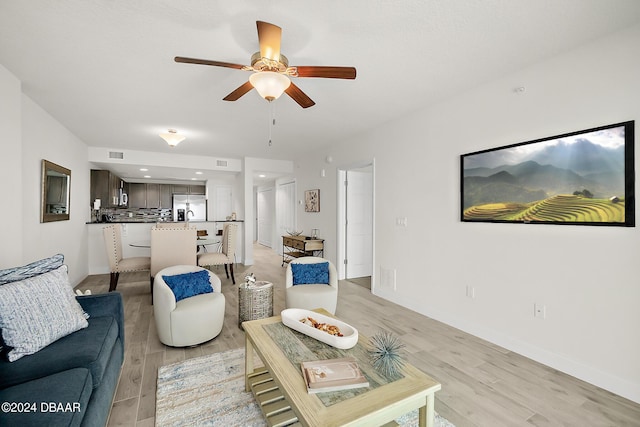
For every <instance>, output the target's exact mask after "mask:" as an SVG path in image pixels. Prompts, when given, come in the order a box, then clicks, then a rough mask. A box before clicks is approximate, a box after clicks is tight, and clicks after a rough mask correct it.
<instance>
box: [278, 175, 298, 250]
mask: <svg viewBox="0 0 640 427" xmlns="http://www.w3.org/2000/svg"><path fill="white" fill-rule="evenodd" d="M276 229H277V232H278V236H277V238H278V239H280V241H279V243H278V253H279V254H280V255H282V239H281V238H280V236H285V235H286V234H287V230H290V231H291V230H295V229H296V183H295V181H290V182H286V183H281V184H278V187H277V192H276Z"/></svg>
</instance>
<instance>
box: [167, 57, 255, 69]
mask: <svg viewBox="0 0 640 427" xmlns="http://www.w3.org/2000/svg"><path fill="white" fill-rule="evenodd" d="M174 60H175V61H176V62H183V63H185V64H200V65H213V66H215V67H227V68H235V69H236V70H242V68H243V67H244V65H240V64H232V63H231V62H220V61H210V60H208V59H196V58H185V57H183V56H176V57H175V58H174Z"/></svg>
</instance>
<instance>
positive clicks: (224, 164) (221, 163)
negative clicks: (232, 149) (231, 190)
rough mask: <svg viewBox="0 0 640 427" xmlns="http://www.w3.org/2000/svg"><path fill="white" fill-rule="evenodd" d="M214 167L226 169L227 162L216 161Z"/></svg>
mask: <svg viewBox="0 0 640 427" xmlns="http://www.w3.org/2000/svg"><path fill="white" fill-rule="evenodd" d="M216 166H221V167H223V168H226V167H227V161H226V160H217V161H216Z"/></svg>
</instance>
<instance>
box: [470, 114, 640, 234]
mask: <svg viewBox="0 0 640 427" xmlns="http://www.w3.org/2000/svg"><path fill="white" fill-rule="evenodd" d="M633 145H634V121H628V122H623V123H617V124H612V125H607V126H601V127H598V128H593V129H587V130H582V131H577V132H571V133H567V134H563V135H556V136H551V137H547V138H543V139H538V140H535V141H528V142H521V143H517V144H512V145H507V146H503V147H497V148H492V149H488V150H483V151H477V152H474V153H469V154H463V155H462V156H460V171H461V177H460V183H461V190H460V191H461V209H460V212H461V220H462V221H464V222H507V223H527V224H528V223H532V224H571V225H608V226H621V227H635V194H634V192H635V187H634V186H635V171H634V146H633Z"/></svg>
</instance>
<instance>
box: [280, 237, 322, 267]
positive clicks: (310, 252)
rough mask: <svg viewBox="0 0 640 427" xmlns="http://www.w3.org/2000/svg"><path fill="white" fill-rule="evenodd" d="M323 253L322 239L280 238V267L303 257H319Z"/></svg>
mask: <svg viewBox="0 0 640 427" xmlns="http://www.w3.org/2000/svg"><path fill="white" fill-rule="evenodd" d="M323 253H324V239H313V238H311V237H309V236H282V265H283V266H284V265H285V263H288V262H290V261H291V260H292V259H295V258H300V257H303V256H319V257H322V255H323Z"/></svg>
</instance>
